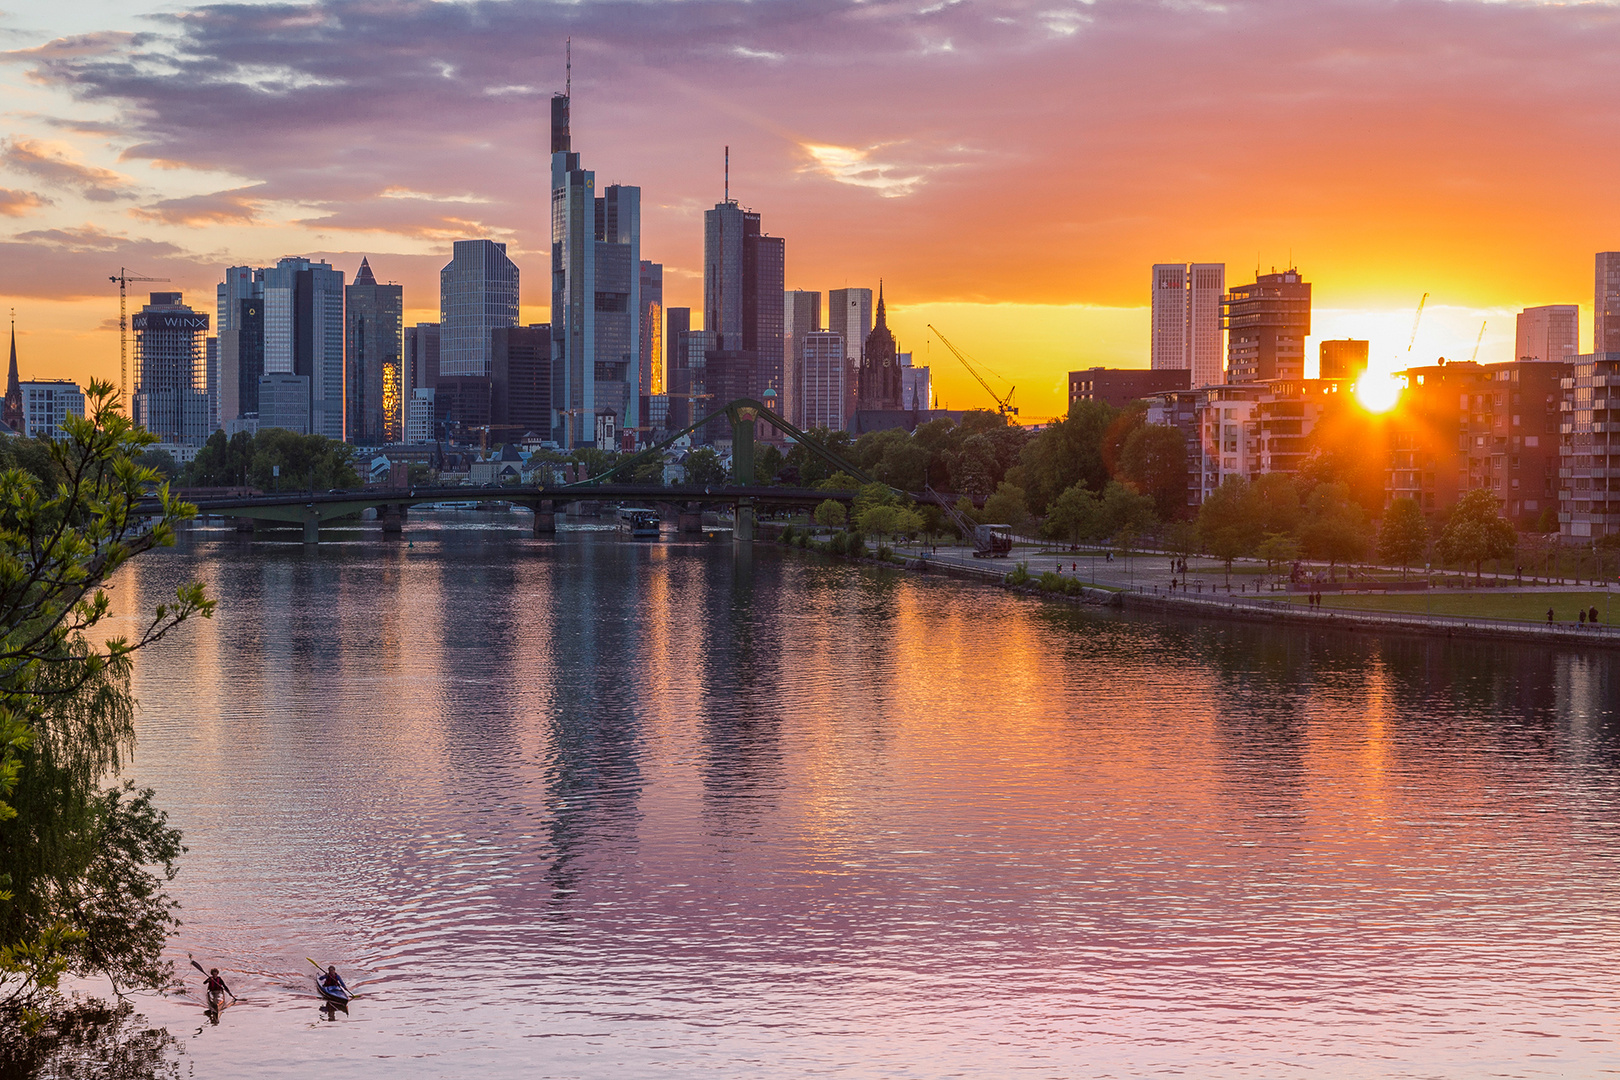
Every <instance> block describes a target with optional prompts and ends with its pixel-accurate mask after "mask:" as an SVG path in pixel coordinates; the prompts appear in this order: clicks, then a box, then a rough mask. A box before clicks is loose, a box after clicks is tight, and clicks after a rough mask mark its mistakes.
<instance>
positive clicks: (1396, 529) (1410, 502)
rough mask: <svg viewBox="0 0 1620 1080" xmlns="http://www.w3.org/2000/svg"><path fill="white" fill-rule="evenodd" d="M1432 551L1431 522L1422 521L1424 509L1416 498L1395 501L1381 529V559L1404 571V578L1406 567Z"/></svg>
mask: <svg viewBox="0 0 1620 1080" xmlns="http://www.w3.org/2000/svg"><path fill="white" fill-rule="evenodd" d="M1428 549H1429V523H1428V522H1427V521H1425V520H1424V519H1423V508H1422V507H1421V506H1419V505H1418V504H1417V500H1416V499H1396V500H1395V501H1394V502H1392V503H1390V504H1389V509H1387V510H1385V511H1384V521H1383V524H1382V525H1381V526H1379V529H1378V558H1379V559H1380V560H1382V561H1383V562H1386V563H1393V564H1395V565H1396V566H1399V567H1400V568H1401V577H1403V578H1404V577H1405V576H1406V570H1407V567H1409V566H1411V565H1412V564H1413V563H1415V562H1417V561H1418V560H1419V559H1421V558H1423V553H1424V552H1425V551H1427V550H1428Z"/></svg>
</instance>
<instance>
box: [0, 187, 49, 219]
mask: <svg viewBox="0 0 1620 1080" xmlns="http://www.w3.org/2000/svg"><path fill="white" fill-rule="evenodd" d="M49 202H50V200H49V199H47V198H45V197H44V196H42V195H36V194H34V193H33V192H32V191H18V190H17V189H16V188H0V217H26V216H28V215H29V214H32V213H33V212H34V211H36V210H39V209H41V208H42V207H44V206H45V205H46V204H47V203H49Z"/></svg>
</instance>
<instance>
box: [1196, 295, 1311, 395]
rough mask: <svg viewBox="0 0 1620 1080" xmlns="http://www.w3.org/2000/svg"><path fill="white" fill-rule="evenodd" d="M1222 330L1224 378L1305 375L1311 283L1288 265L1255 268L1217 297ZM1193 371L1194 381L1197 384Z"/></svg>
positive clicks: (1242, 379) (1237, 380) (1260, 379)
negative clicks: (1250, 277)
mask: <svg viewBox="0 0 1620 1080" xmlns="http://www.w3.org/2000/svg"><path fill="white" fill-rule="evenodd" d="M1221 316H1222V317H1221V322H1222V323H1223V324H1224V327H1225V329H1226V330H1227V359H1226V381H1227V382H1233V383H1248V382H1267V381H1270V380H1272V379H1303V378H1304V377H1305V338H1306V336H1307V335H1309V334H1310V332H1311V284H1310V282H1308V281H1304V280H1302V279H1301V278H1300V276H1299V271H1298V270H1296V269H1293V268H1289V269H1288V270H1285V271H1283V272H1282V273H1280V274H1279V273H1270V274H1257V275H1255V282H1254V284H1252V285H1237V286H1234V287H1233V289H1232V291H1231V292H1230V293H1228V294H1227V296H1226V298H1225V299H1224V300H1223V301H1222V302H1221ZM1197 376H1198V372H1197V370H1196V369H1194V371H1193V385H1194V386H1198V385H1199V382H1198V378H1197Z"/></svg>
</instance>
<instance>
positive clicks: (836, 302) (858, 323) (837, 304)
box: [827, 289, 872, 420]
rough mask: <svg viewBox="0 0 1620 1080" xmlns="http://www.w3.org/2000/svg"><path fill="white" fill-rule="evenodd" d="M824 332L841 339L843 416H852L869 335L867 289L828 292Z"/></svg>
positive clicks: (869, 307) (869, 315)
mask: <svg viewBox="0 0 1620 1080" xmlns="http://www.w3.org/2000/svg"><path fill="white" fill-rule="evenodd" d="M827 329H829V330H832V331H834V332H836V333H837V334H838V335H839V336H840V337H842V338H843V339H844V354H845V355H844V363H845V364H846V366H847V367H848V369H849V370H848V371H846V372H844V417H845V419H846V420H847V419H848V418H849V417H851V416H853V415H854V414H855V394H856V390H857V389H858V387H859V386H860V374H861V353H862V350H864V349H865V348H866V335H868V334H870V333H871V332H872V290H871V289H829V290H828V291H827Z"/></svg>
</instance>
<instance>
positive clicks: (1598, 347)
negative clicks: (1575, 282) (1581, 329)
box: [1592, 251, 1620, 353]
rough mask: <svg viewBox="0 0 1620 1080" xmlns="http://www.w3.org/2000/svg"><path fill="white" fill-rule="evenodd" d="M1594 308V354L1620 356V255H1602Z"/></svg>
mask: <svg viewBox="0 0 1620 1080" xmlns="http://www.w3.org/2000/svg"><path fill="white" fill-rule="evenodd" d="M1593 301H1594V302H1593V304H1592V351H1593V352H1595V353H1606V352H1620V251H1600V252H1598V257H1597V288H1596V289H1595V290H1594V295H1593Z"/></svg>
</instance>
